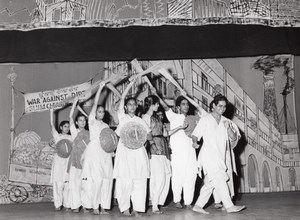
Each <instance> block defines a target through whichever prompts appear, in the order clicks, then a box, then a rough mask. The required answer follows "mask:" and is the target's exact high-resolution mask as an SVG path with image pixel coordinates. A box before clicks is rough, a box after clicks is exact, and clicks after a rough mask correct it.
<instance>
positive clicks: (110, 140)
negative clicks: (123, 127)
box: [99, 128, 118, 153]
mask: <svg viewBox="0 0 300 220" xmlns="http://www.w3.org/2000/svg"><path fill="white" fill-rule="evenodd" d="M99 139H100V145H101V147H102V149H103V150H104V151H105V152H106V153H112V152H114V151H115V150H116V148H117V145H118V136H117V134H116V132H114V131H113V130H112V129H110V128H103V129H102V131H101V132H100V137H99Z"/></svg>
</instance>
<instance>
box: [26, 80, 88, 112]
mask: <svg viewBox="0 0 300 220" xmlns="http://www.w3.org/2000/svg"><path fill="white" fill-rule="evenodd" d="M91 85H92V84H91V82H86V83H82V84H79V85H74V86H70V87H65V88H62V89H56V90H49V91H43V92H36V93H27V94H24V99H25V100H24V101H25V113H26V114H27V113H30V112H41V111H45V110H50V109H58V108H62V107H63V106H64V105H66V104H67V103H68V102H64V101H65V100H66V99H68V98H71V97H74V96H78V97H79V101H80V102H82V101H85V100H87V99H88V98H89V97H90V96H91V90H90V88H91ZM87 90H88V91H87Z"/></svg>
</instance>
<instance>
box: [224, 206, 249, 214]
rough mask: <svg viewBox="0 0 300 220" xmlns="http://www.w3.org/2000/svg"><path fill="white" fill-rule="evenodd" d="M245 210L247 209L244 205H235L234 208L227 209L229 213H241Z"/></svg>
mask: <svg viewBox="0 0 300 220" xmlns="http://www.w3.org/2000/svg"><path fill="white" fill-rule="evenodd" d="M245 208H246V206H244V205H240V206H239V205H234V206H231V207H230V208H228V209H226V211H227V212H228V213H235V212H240V211H242V210H243V209H245Z"/></svg>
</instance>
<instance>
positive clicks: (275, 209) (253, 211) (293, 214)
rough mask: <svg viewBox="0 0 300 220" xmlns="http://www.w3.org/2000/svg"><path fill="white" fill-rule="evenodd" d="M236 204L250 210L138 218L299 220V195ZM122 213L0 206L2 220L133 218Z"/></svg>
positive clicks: (244, 198)
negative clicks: (73, 211)
mask: <svg viewBox="0 0 300 220" xmlns="http://www.w3.org/2000/svg"><path fill="white" fill-rule="evenodd" d="M236 204H237V205H246V206H247V209H245V210H243V211H242V212H240V213H234V214H232V213H231V214H229V213H226V211H222V210H220V209H215V208H214V206H213V204H210V206H209V207H207V208H206V211H208V212H210V214H209V215H204V214H199V213H196V212H193V211H192V210H191V209H186V208H185V209H177V208H175V207H174V205H173V203H170V204H168V206H166V207H164V208H162V210H163V211H164V214H161V215H157V214H152V212H151V209H148V211H147V213H143V214H142V216H141V217H132V218H136V219H149V220H160V219H161V220H194V219H195V220H196V219H201V220H205V219H222V220H235V219H236V220H254V219H255V220H263V219H272V220H277V219H278V220H298V219H300V192H280V193H257V194H241V195H240V196H239V199H238V201H237V202H236ZM130 218H131V217H126V216H124V215H122V214H120V212H119V210H118V207H117V206H114V207H113V208H112V210H109V215H93V214H92V213H82V212H81V213H72V212H67V211H54V207H53V204H52V203H31V204H7V205H0V220H25V219H26V220H44V219H45V220H60V219H63V220H92V219H103V220H111V219H130Z"/></svg>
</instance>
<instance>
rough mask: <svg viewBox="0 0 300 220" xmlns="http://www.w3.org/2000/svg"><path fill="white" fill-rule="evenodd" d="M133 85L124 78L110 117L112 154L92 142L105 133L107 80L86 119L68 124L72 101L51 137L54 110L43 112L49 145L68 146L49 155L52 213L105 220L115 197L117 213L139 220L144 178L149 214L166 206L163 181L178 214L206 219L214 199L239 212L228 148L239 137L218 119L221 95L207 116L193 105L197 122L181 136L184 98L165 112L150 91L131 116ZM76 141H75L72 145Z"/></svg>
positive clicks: (228, 123) (132, 79)
mask: <svg viewBox="0 0 300 220" xmlns="http://www.w3.org/2000/svg"><path fill="white" fill-rule="evenodd" d="M136 80H137V76H131V77H130V78H129V84H128V85H127V87H126V88H125V90H124V92H123V93H122V97H121V100H120V104H119V108H118V112H117V116H118V121H119V124H118V126H117V129H116V130H115V132H116V134H117V135H118V137H119V140H118V143H117V147H116V150H115V152H107V151H105V150H104V148H103V146H101V141H100V139H99V134H100V133H101V131H102V130H103V129H105V128H108V127H109V126H108V124H107V123H105V122H104V121H103V119H104V115H105V109H104V107H103V106H100V105H98V101H99V97H100V94H101V91H102V90H103V88H104V87H105V86H106V84H107V83H109V80H106V81H102V82H101V83H100V85H99V88H98V90H97V92H96V95H95V99H94V104H93V106H92V109H91V111H90V113H89V115H88V116H87V115H86V114H79V115H78V116H77V117H76V118H75V121H74V119H73V114H74V110H75V107H76V106H77V104H78V98H75V99H74V101H73V105H72V108H71V111H70V119H69V121H62V122H61V123H60V125H59V129H58V131H57V130H56V129H55V126H54V123H53V110H51V111H50V122H51V127H52V134H53V137H54V140H55V143H58V142H59V141H60V140H62V139H68V140H70V141H72V142H73V148H72V151H71V153H70V156H68V157H61V156H59V154H56V155H55V157H54V160H53V165H52V173H51V180H52V184H53V200H54V206H55V209H56V210H62V208H63V207H64V208H65V209H66V210H72V211H73V212H80V211H81V210H83V212H90V210H92V212H93V213H94V214H108V212H107V210H110V209H111V204H112V197H114V198H116V200H117V203H118V207H119V210H120V212H121V213H123V214H124V215H126V216H139V215H140V213H143V212H145V211H146V203H147V202H146V199H147V189H148V187H147V186H148V179H149V192H150V193H149V199H150V200H151V203H152V212H153V213H155V214H161V213H163V212H162V210H161V207H162V206H163V205H164V204H165V202H166V198H167V195H168V192H169V189H170V183H171V184H172V193H173V201H174V203H175V207H177V208H184V207H188V208H191V209H192V210H193V211H195V212H199V213H203V214H208V212H207V211H205V210H204V206H205V205H206V203H207V202H208V200H209V198H210V196H211V195H213V196H214V199H215V203H217V204H218V206H219V207H220V208H221V207H223V209H224V210H226V211H227V212H229V213H231V212H239V211H241V210H243V209H244V208H245V206H237V205H234V204H233V202H232V197H233V195H234V191H233V183H232V180H233V178H232V175H233V172H235V166H234V154H233V148H234V147H235V145H236V144H237V142H238V139H239V138H240V133H239V130H238V128H237V126H236V125H235V124H234V123H233V122H232V121H231V120H230V119H227V118H226V117H224V116H222V114H223V113H224V112H225V110H226V105H227V103H228V101H227V99H226V97H225V96H223V95H217V96H215V97H214V99H213V101H212V102H211V104H210V113H206V111H204V110H203V109H202V108H201V107H200V106H196V107H197V108H198V111H197V114H198V115H199V118H200V119H199V121H198V122H197V124H196V123H195V128H194V129H193V130H192V131H191V132H189V133H188V132H186V129H187V127H188V126H189V125H188V124H187V122H186V117H187V114H188V112H189V109H190V102H189V101H191V99H189V98H188V96H187V95H186V94H185V92H184V91H182V95H181V96H179V97H178V98H177V99H176V102H175V109H171V108H169V106H168V105H167V103H166V102H165V101H164V100H163V99H162V98H161V97H160V96H159V95H158V94H157V92H156V89H155V88H154V87H151V95H149V96H147V97H146V98H145V100H144V106H143V107H144V112H143V114H142V115H141V116H137V115H136V110H137V107H138V105H137V100H136V99H135V98H134V97H127V96H128V93H129V91H130V89H131V88H132V86H133V85H134V83H136ZM162 109H163V110H162ZM83 113H84V112H83ZM163 114H165V116H166V118H167V119H168V122H169V123H168V126H166V125H165V123H164V121H163ZM87 118H88V123H87ZM87 124H88V131H87V129H86V126H87ZM87 132H89V133H87ZM70 133H71V134H70ZM79 137H80V140H82V141H76V140H78V138H79ZM201 138H202V139H203V144H202V146H201V149H200V152H199V156H198V159H197V155H196V148H199V141H200V139H201ZM79 143H80V144H79ZM170 150H171V152H170ZM197 175H199V176H200V177H201V178H202V179H203V186H202V187H201V189H200V194H199V197H198V199H197V201H196V203H195V204H194V206H192V201H193V198H194V192H195V183H196V178H197ZM113 180H115V182H113ZM113 185H114V187H113ZM113 189H114V192H113ZM182 194H183V198H182Z"/></svg>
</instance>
